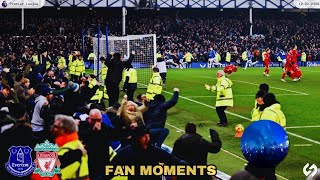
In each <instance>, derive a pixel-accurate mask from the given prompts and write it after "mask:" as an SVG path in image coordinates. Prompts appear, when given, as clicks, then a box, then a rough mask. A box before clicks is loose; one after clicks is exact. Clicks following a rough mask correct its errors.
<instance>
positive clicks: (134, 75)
mask: <svg viewBox="0 0 320 180" xmlns="http://www.w3.org/2000/svg"><path fill="white" fill-rule="evenodd" d="M127 76H129V82H128V83H137V82H138V76H137V70H135V69H133V68H130V69H129V71H128V70H125V71H124V74H123V82H125V81H126V77H127Z"/></svg>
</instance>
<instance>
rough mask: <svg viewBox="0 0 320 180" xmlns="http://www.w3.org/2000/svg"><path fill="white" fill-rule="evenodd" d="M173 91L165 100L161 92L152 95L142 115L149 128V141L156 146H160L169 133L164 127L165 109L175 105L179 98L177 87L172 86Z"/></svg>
mask: <svg viewBox="0 0 320 180" xmlns="http://www.w3.org/2000/svg"><path fill="white" fill-rule="evenodd" d="M173 91H174V92H173V96H172V98H171V99H170V100H169V101H167V102H165V101H166V99H165V97H164V96H163V95H161V94H158V95H156V96H154V100H153V101H151V102H150V104H149V108H148V110H147V111H146V112H145V113H144V115H143V119H144V121H145V124H146V127H147V128H149V130H150V134H151V141H152V142H153V143H155V144H156V146H158V147H161V145H162V143H163V142H164V140H165V139H166V137H167V136H168V134H169V130H168V129H167V128H165V124H166V120H167V114H168V113H167V111H168V109H170V108H172V107H173V106H175V105H176V104H177V102H178V99H179V89H178V88H174V89H173Z"/></svg>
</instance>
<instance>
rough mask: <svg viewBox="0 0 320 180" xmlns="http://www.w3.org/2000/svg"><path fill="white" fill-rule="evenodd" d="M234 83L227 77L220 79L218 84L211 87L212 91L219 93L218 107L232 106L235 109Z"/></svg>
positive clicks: (217, 98)
mask: <svg viewBox="0 0 320 180" xmlns="http://www.w3.org/2000/svg"><path fill="white" fill-rule="evenodd" d="M232 85H233V83H232V81H231V80H230V79H228V78H226V77H225V76H222V77H220V78H218V80H217V84H216V85H215V86H211V88H210V90H211V91H217V97H216V107H220V106H231V107H233V94H232V88H231V87H232Z"/></svg>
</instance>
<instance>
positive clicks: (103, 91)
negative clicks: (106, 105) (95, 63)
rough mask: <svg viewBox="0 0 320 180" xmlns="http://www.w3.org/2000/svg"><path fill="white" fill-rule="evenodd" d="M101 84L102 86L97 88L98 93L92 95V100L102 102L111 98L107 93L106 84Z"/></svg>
mask: <svg viewBox="0 0 320 180" xmlns="http://www.w3.org/2000/svg"><path fill="white" fill-rule="evenodd" d="M101 88H102V86H100V88H98V89H97V91H96V93H95V94H94V95H93V96H92V97H91V99H90V100H91V101H98V102H99V103H100V102H101V100H102V99H109V96H108V94H107V88H106V87H105V86H103V88H102V89H101Z"/></svg>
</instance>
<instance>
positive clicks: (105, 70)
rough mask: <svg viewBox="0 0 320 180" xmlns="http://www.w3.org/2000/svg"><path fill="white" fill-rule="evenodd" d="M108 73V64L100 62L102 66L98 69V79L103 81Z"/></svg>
mask: <svg viewBox="0 0 320 180" xmlns="http://www.w3.org/2000/svg"><path fill="white" fill-rule="evenodd" d="M107 73H108V66H106V65H105V64H104V63H102V68H101V69H100V80H101V82H104V80H105V79H106V76H107Z"/></svg>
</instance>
